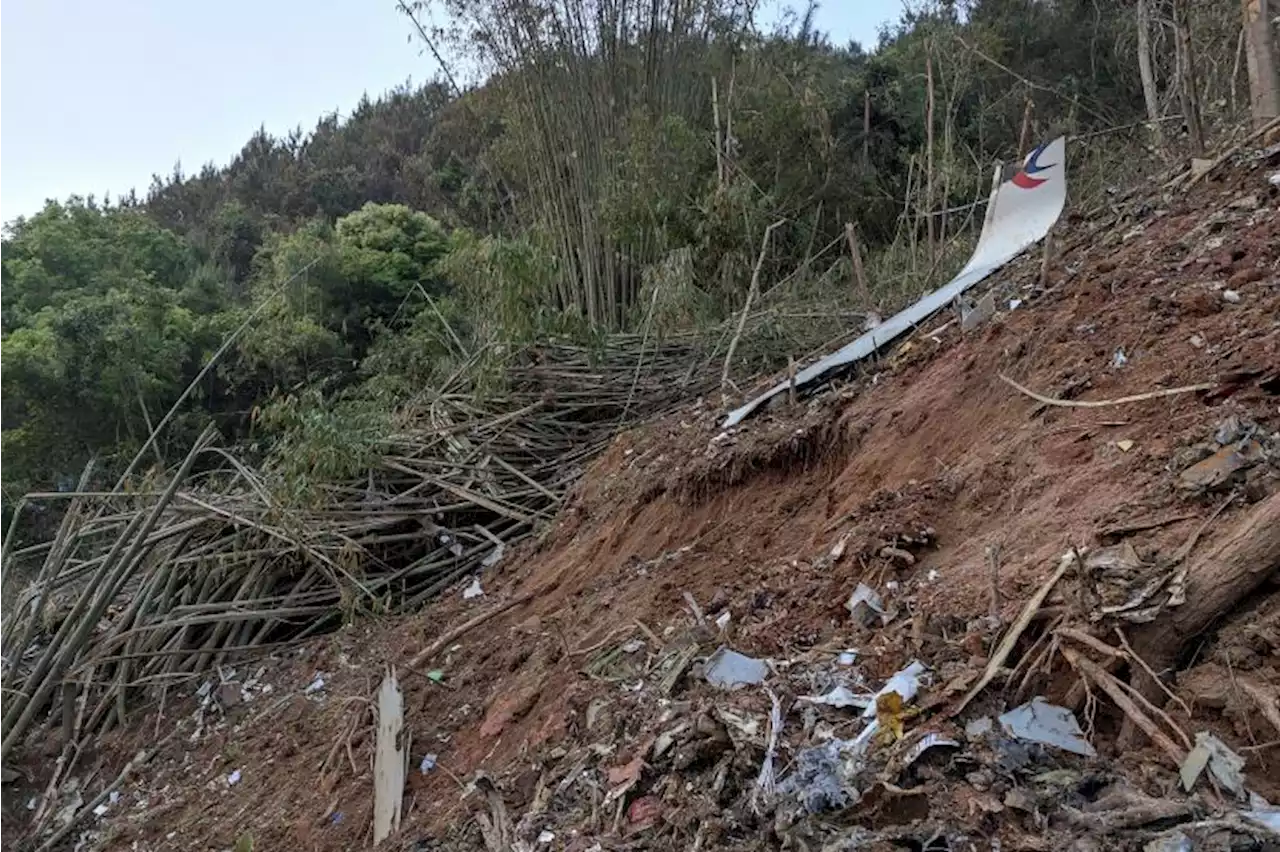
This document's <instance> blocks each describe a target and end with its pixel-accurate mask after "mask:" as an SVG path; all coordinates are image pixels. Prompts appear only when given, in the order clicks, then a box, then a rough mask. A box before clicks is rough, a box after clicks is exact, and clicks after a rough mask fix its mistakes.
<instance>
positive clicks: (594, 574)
mask: <svg viewBox="0 0 1280 852" xmlns="http://www.w3.org/2000/svg"><path fill="white" fill-rule="evenodd" d="M1274 168H1275V163H1273V162H1270V161H1269V160H1265V159H1262V160H1257V159H1253V158H1251V157H1248V156H1245V157H1243V158H1242V160H1241V161H1240V162H1237V163H1235V164H1234V165H1230V166H1223V167H1220V168H1219V169H1217V170H1216V171H1215V172H1214V173H1213V175H1212V176H1210V177H1206V178H1205V179H1203V180H1202V181H1200V182H1198V183H1197V185H1196V186H1195V187H1194V188H1193V189H1192V190H1191V191H1190V193H1189V194H1188V195H1186V196H1179V197H1176V198H1168V199H1165V198H1156V199H1149V200H1145V201H1144V200H1141V199H1135V200H1131V201H1130V202H1128V203H1126V204H1123V205H1119V204H1118V205H1117V209H1115V210H1114V211H1110V212H1107V213H1104V214H1100V218H1095V219H1092V220H1089V221H1085V222H1081V223H1077V225H1076V226H1075V227H1074V228H1073V229H1068V231H1067V233H1066V234H1065V235H1064V238H1063V239H1062V240H1061V245H1062V248H1061V249H1060V251H1059V254H1058V255H1057V257H1056V259H1055V263H1054V270H1053V272H1052V274H1051V275H1049V276H1048V278H1047V280H1045V281H1044V282H1043V284H1042V283H1041V280H1040V276H1039V269H1038V265H1039V260H1038V259H1037V260H1034V261H1032V260H1031V259H1028V260H1027V261H1026V262H1024V263H1022V264H1016V265H1015V266H1014V267H1013V268H1012V269H1011V270H1009V271H1007V272H1005V273H1002V274H1001V275H999V276H996V277H995V289H996V292H998V294H999V298H998V299H995V303H996V304H998V305H1009V304H1010V303H1011V302H1013V301H1018V302H1019V305H1018V307H1016V309H1010V310H1007V311H998V312H997V313H996V315H995V316H993V317H992V318H990V319H989V320H988V321H987V322H986V323H985V324H983V325H982V326H980V327H979V328H977V329H974V330H972V331H970V332H967V333H966V332H963V331H962V330H961V329H960V328H959V327H957V325H956V324H954V323H952V324H950V325H949V326H948V327H946V328H932V329H924V330H921V331H920V332H919V333H917V334H916V335H915V336H914V337H912V338H911V339H909V340H907V341H906V342H905V343H904V344H902V345H900V346H899V347H898V349H897V350H896V351H895V353H894V354H893V355H892V357H891V358H890V359H889V360H888V361H887V362H886V363H884V364H882V365H880V366H881V371H880V372H878V373H875V374H870V375H862V376H857V377H853V378H850V379H849V380H848V382H847V383H846V384H844V385H841V386H837V387H835V388H833V389H832V392H829V393H826V394H823V395H821V396H818V397H814V398H812V399H809V400H805V401H802V402H801V403H800V404H799V405H797V406H796V407H795V408H785V407H780V408H776V409H773V410H771V411H770V412H766V413H764V415H763V416H762V417H761V418H759V419H758V420H753V421H752V422H751V423H750V424H748V425H746V426H744V427H743V428H741V429H738V430H735V431H734V432H732V433H729V432H724V433H721V432H718V431H717V430H716V428H715V427H716V425H717V423H718V416H719V414H721V413H722V412H720V411H718V410H716V409H714V408H712V407H711V406H709V405H704V406H702V407H699V406H697V405H691V406H689V407H688V408H687V409H685V410H683V411H682V412H681V413H680V414H679V415H676V416H672V417H669V418H666V419H664V420H662V421H660V422H657V423H654V424H651V425H650V426H647V427H646V428H644V429H642V430H637V431H635V432H632V433H629V434H626V435H623V436H621V437H620V438H618V439H617V440H616V441H614V442H613V444H612V445H611V446H610V448H609V449H608V450H607V451H606V452H605V453H604V455H603V456H602V457H601V458H600V459H599V460H598V461H597V462H596V463H595V464H594V465H593V466H592V468H591V470H590V471H589V473H588V475H587V476H586V477H585V478H584V479H583V480H582V481H581V482H580V483H579V484H578V485H577V486H576V487H575V489H574V492H573V494H572V496H571V497H570V499H569V500H568V502H567V506H566V508H565V510H564V511H563V512H562V513H561V516H560V518H559V520H558V522H557V524H556V527H555V528H554V529H553V530H551V531H550V532H549V533H548V534H547V535H546V536H544V537H542V538H541V539H540V540H538V541H530V542H526V544H525V545H523V546H521V547H520V548H517V549H513V550H512V551H511V552H510V553H509V555H508V556H507V557H505V558H504V559H503V561H502V562H501V563H500V564H499V565H497V566H495V570H493V571H492V572H490V573H486V575H485V580H484V594H483V596H475V597H473V598H465V597H464V596H463V594H462V592H463V590H464V589H465V588H466V586H467V584H468V583H469V582H470V578H471V574H470V573H468V574H464V575H460V576H459V577H458V578H457V580H456V582H455V585H454V587H452V591H451V593H450V594H448V595H446V596H444V597H442V598H441V599H440V600H439V601H438V602H436V603H434V604H432V605H431V606H430V607H429V608H428V609H427V610H425V612H424V613H423V615H421V616H418V617H414V618H413V619H410V620H404V619H401V620H398V621H396V622H393V623H392V624H390V625H372V624H367V623H366V624H363V625H361V626H358V627H349V628H346V629H344V630H342V631H340V632H338V633H336V634H334V635H333V636H332V637H329V638H326V639H323V640H317V641H315V642H312V643H308V644H305V645H303V646H301V647H299V648H297V649H296V650H291V651H287V652H286V651H278V652H277V653H276V656H275V657H274V658H273V659H268V660H265V661H263V662H261V663H258V664H255V666H254V667H253V668H252V669H245V670H244V672H245V673H244V675H242V674H238V673H236V672H235V671H233V670H231V669H229V668H228V669H226V670H224V672H222V673H221V674H220V676H219V677H218V678H216V679H214V678H211V679H210V681H209V686H208V687H207V688H205V687H201V689H200V690H197V689H194V688H190V687H175V688H174V689H173V690H172V692H171V694H170V697H169V699H168V701H167V703H166V704H165V705H164V706H163V707H157V708H153V709H150V710H148V712H147V714H146V722H145V728H141V727H137V726H136V725H131V727H129V728H127V729H117V730H114V731H112V732H111V733H110V734H109V735H108V737H106V738H104V739H103V740H102V741H101V743H100V744H99V750H100V751H99V754H98V755H95V756H93V758H92V759H90V760H86V761H84V762H83V765H84V766H92V765H95V763H96V760H97V759H101V760H102V761H103V765H104V766H107V765H110V766H113V767H114V766H119V765H122V764H123V762H124V761H126V760H128V757H129V756H132V755H133V754H134V753H136V752H137V751H138V750H139V749H140V748H144V747H146V746H148V745H154V743H153V742H151V741H153V740H155V739H156V736H155V732H156V731H162V732H163V731H173V732H175V734H176V736H175V737H174V739H172V740H170V741H167V742H165V743H163V744H162V746H161V747H159V748H157V749H156V750H155V756H154V757H152V758H151V759H150V761H149V762H147V763H146V764H145V765H142V766H141V768H140V769H139V770H138V771H136V772H134V773H132V774H130V775H129V776H127V777H126V778H125V779H124V780H123V781H121V782H120V783H119V784H118V785H115V786H112V787H110V789H108V787H106V786H104V784H105V781H104V778H116V777H117V776H116V775H115V774H114V773H113V772H106V773H105V774H103V773H98V774H94V775H90V774H88V773H86V774H84V775H81V776H78V777H77V781H76V784H75V785H72V784H69V783H68V784H63V785H62V786H61V788H60V794H61V797H60V798H58V799H57V801H51V802H47V803H46V802H43V801H41V796H42V793H43V792H44V788H43V787H42V786H41V785H40V784H39V783H36V784H27V785H26V786H25V788H22V796H20V797H19V798H20V799H21V801H23V802H25V801H27V800H32V801H34V802H35V805H34V807H35V808H38V809H43V810H45V811H48V812H50V813H51V814H53V816H51V817H50V820H52V824H54V825H63V824H65V825H72V823H67V822H64V821H63V820H64V817H63V816H62V814H64V813H66V814H69V817H67V819H73V820H76V821H75V822H74V825H73V827H72V829H70V830H68V832H67V835H66V836H70V835H72V834H75V833H83V834H84V842H85V844H86V847H88V846H90V845H95V844H96V846H98V847H101V848H112V849H128V848H132V847H133V845H134V844H137V848H146V849H187V848H191V847H192V846H193V845H195V844H202V845H210V846H214V847H217V848H227V847H232V846H233V845H234V844H236V842H237V840H238V839H239V838H242V837H250V838H252V842H253V843H254V844H261V847H262V848H317V849H334V850H337V849H350V848H357V847H360V846H362V845H364V844H365V843H366V839H367V837H368V836H369V832H370V831H371V830H372V826H373V824H374V813H373V795H372V794H373V790H374V769H375V757H374V755H375V748H376V740H377V736H376V731H377V729H376V724H377V717H376V714H375V713H374V712H373V709H372V704H371V702H372V701H373V700H374V698H375V695H376V690H377V686H378V678H379V677H380V675H381V673H382V672H383V670H384V667H385V666H386V665H388V664H396V665H397V671H398V673H399V675H400V677H399V679H400V687H401V689H402V691H403V707H404V724H405V729H406V731H408V732H409V733H411V735H412V736H411V737H406V738H405V739H404V740H403V741H402V742H401V743H400V744H399V745H401V746H402V747H404V748H405V749H406V751H407V756H406V759H407V762H408V766H409V772H408V774H407V777H406V778H405V788H406V790H405V795H404V800H403V802H402V815H401V822H400V828H399V830H398V831H395V832H393V834H392V835H391V837H390V838H389V839H388V840H387V841H385V842H384V844H383V848H400V849H404V850H410V849H413V850H425V849H442V850H443V849H491V850H498V849H503V850H505V849H531V850H536V849H566V850H569V849H572V850H581V852H586V850H590V849H617V848H630V849H645V848H648V849H708V850H709V849H717V848H727V849H733V848H741V849H766V848H767V849H783V848H786V849H815V850H816V849H825V850H840V849H884V850H890V849H929V850H943V849H953V850H961V849H965V850H967V849H970V848H1002V849H1015V848H1016V849H1028V850H1033V849H1035V850H1059V849H1074V850H1081V852H1083V850H1095V849H1111V848H1125V849H1152V850H1164V849H1189V848H1238V849H1248V848H1266V844H1269V843H1270V844H1274V843H1276V842H1280V837H1277V835H1276V834H1275V823H1276V813H1277V811H1276V809H1275V804H1274V803H1276V802H1280V781H1277V779H1276V776H1275V772H1274V761H1275V760H1276V759H1277V754H1276V752H1275V741H1276V737H1277V736H1280V713H1278V712H1277V710H1276V704H1275V695H1276V694H1277V692H1278V691H1280V665H1278V664H1277V662H1276V661H1277V659H1280V583H1278V582H1277V573H1278V568H1280V552H1278V550H1277V542H1276V539H1277V535H1280V533H1278V532H1277V530H1280V518H1277V513H1280V396H1278V395H1277V393H1278V392H1280V388H1277V387H1276V386H1275V376H1274V370H1275V366H1274V365H1275V364H1277V363H1280V292H1278V291H1277V283H1278V282H1280V274H1278V264H1280V258H1278V257H1277V248H1276V247H1277V246H1280V216H1277V215H1276V208H1277V206H1280V190H1272V189H1270V188H1268V185H1267V184H1266V182H1265V175H1266V174H1267V173H1269V172H1268V171H1267V170H1268V169H1270V170H1272V171H1273V170H1274ZM1253 198H1256V200H1257V203H1256V204H1254V203H1252V202H1250V203H1249V204H1245V203H1237V202H1240V201H1241V199H1253ZM1227 290H1230V291H1232V292H1234V293H1236V294H1237V295H1238V296H1239V299H1238V300H1233V299H1229V298H1225V297H1224V295H1223V294H1224V293H1225V292H1226V291H1227ZM1118 350H1123V352H1124V356H1125V357H1124V361H1123V363H1120V364H1117V360H1118V359H1116V357H1115V353H1116V352H1117V351H1118ZM1001 375H1005V376H1008V377H1009V378H1011V379H1013V380H1014V381H1015V382H1016V383H1017V384H1018V385H1021V386H1022V387H1024V388H1027V389H1030V390H1032V391H1033V392H1034V393H1035V394H1036V396H1035V397H1032V396H1028V395H1026V394H1024V393H1022V392H1020V391H1018V390H1016V389H1014V388H1013V387H1011V386H1010V385H1009V384H1008V383H1006V382H1004V381H1001V380H1000V378H999V377H1000V376H1001ZM1201 385H1207V386H1208V387H1207V389H1203V390H1197V391H1188V392H1183V393H1177V394H1169V393H1163V392H1164V391H1170V390H1173V389H1179V388H1184V387H1188V386H1201ZM1153 391H1154V392H1157V393H1153ZM1134 397H1141V398H1140V399H1137V400H1134V401H1128V402H1116V400H1126V399H1130V400H1132V398H1134ZM1044 400H1048V402H1046V401H1044ZM1224 450H1229V453H1235V454H1237V455H1238V456H1239V457H1240V459H1244V460H1247V463H1241V462H1240V459H1237V460H1235V461H1230V462H1224V463H1221V464H1219V463H1215V465H1216V466H1214V467H1213V470H1214V471H1217V472H1215V473H1212V474H1209V473H1206V474H1204V475H1203V476H1202V475H1200V474H1199V473H1197V474H1193V475H1192V476H1190V477H1188V476H1186V472H1187V471H1189V470H1192V469H1193V468H1195V467H1196V466H1197V465H1200V464H1201V463H1202V462H1204V461H1205V460H1206V459H1212V458H1215V457H1216V456H1218V454H1220V453H1222V454H1223V455H1224V457H1225V456H1227V455H1229V453H1223V451H1224ZM1200 470H1201V471H1204V470H1207V468H1205V467H1202V468H1200ZM860 587H861V590H865V591H860ZM851 602H852V604H853V606H850V605H849V604H850V603H851ZM1189 643H1194V644H1193V645H1189ZM1183 646H1189V647H1191V648H1192V650H1193V651H1194V653H1179V648H1180V647H1183ZM406 661H411V663H412V664H411V665H409V664H406ZM726 662H728V663H731V664H732V665H730V666H729V669H728V671H727V672H726V670H725V666H726ZM259 669H260V671H259ZM250 671H252V672H253V674H252V676H249V675H248V672H250ZM317 673H323V676H322V678H321V679H322V681H323V686H322V687H318V688H316V689H311V685H312V684H314V683H316V681H317V678H318V674H317ZM242 676H243V678H244V679H243V680H241V677H242ZM215 681H216V682H215ZM237 683H238V684H240V689H239V690H237V689H235V688H224V687H226V686H227V685H228V684H237ZM250 683H253V684H254V685H253V686H250V685H249V684H250ZM268 685H269V686H270V688H269V689H268V688H266V687H267V686H268ZM723 687H735V688H723ZM193 693H194V694H193ZM246 696H247V697H246ZM224 697H225V698H226V701H225V702H224V701H223V698H224ZM237 699H239V700H237ZM139 712H140V715H141V711H139ZM59 748H60V743H59V742H57V741H56V740H54V741H51V742H50V743H49V744H48V745H47V747H46V754H47V755H48V757H49V758H50V759H53V758H54V757H56V755H57V754H58V752H59ZM113 760H114V761H115V762H114V763H113V762H112V761H113ZM15 769H16V770H20V771H21V772H23V773H25V774H26V775H27V777H33V778H39V777H40V776H39V768H38V767H37V766H35V765H34V764H33V765H26V764H24V765H21V766H17V767H15ZM237 773H238V774H237ZM233 775H234V776H235V777H236V778H237V781H236V782H235V783H231V782H230V781H229V779H230V778H231V777H232V776H233ZM19 783H20V782H17V781H15V782H11V786H14V785H17V784H19ZM108 786H110V785H108ZM112 792H114V793H116V794H117V797H116V799H114V800H112V799H111V798H110V796H111V793H112ZM99 799H101V801H98V800H99ZM93 802H97V803H98V804H102V803H105V804H106V805H107V810H106V811H105V812H104V813H103V814H101V815H97V816H86V815H85V812H86V807H87V806H88V805H89V804H90V803H93ZM95 806H96V805H95ZM8 815H9V813H8V811H6V816H8Z"/></svg>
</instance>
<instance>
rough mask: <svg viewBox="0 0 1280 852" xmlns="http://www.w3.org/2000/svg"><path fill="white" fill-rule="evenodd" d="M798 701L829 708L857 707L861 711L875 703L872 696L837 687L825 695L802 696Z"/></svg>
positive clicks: (845, 687) (844, 687)
mask: <svg viewBox="0 0 1280 852" xmlns="http://www.w3.org/2000/svg"><path fill="white" fill-rule="evenodd" d="M796 700H797V701H804V702H807V703H809V704H825V705H826V706H828V707H856V708H858V709H859V710H861V709H863V708H865V707H866V706H867V705H868V704H871V703H873V702H874V701H875V699H874V698H873V697H872V696H870V695H865V694H863V695H859V694H858V693H856V692H854V691H852V690H851V689H849V687H847V686H837V687H835V688H834V689H832V690H831V691H830V692H827V693H825V694H823V695H801V696H800V697H799V698H797V699H796Z"/></svg>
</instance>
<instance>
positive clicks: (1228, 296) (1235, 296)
mask: <svg viewBox="0 0 1280 852" xmlns="http://www.w3.org/2000/svg"><path fill="white" fill-rule="evenodd" d="M1222 301H1224V302H1230V303H1231V304H1233V305H1236V304H1239V303H1240V294H1239V293H1237V292H1236V291H1235V290H1223V291H1222Z"/></svg>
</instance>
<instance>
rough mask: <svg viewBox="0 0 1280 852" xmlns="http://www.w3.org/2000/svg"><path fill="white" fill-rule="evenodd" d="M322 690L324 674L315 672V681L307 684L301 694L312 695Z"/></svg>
mask: <svg viewBox="0 0 1280 852" xmlns="http://www.w3.org/2000/svg"><path fill="white" fill-rule="evenodd" d="M322 689H324V673H323V672H316V676H315V679H313V680H312V681H311V683H309V684H307V688H306V689H304V690H302V693H303V694H304V695H314V694H315V693H317V692H319V691H320V690H322Z"/></svg>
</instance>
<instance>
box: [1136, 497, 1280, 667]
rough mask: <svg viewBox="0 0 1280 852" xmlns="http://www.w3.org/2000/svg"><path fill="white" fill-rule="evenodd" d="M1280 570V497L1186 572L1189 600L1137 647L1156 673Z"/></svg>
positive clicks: (1155, 624) (1145, 633) (1140, 637)
mask: <svg viewBox="0 0 1280 852" xmlns="http://www.w3.org/2000/svg"><path fill="white" fill-rule="evenodd" d="M1277 570H1280V494H1273V495H1271V496H1270V497H1268V498H1267V499H1266V500H1264V501H1262V502H1261V503H1259V504H1258V505H1256V506H1254V507H1253V509H1252V510H1250V512H1249V513H1248V514H1247V515H1245V517H1244V518H1243V519H1242V520H1241V521H1240V522H1239V523H1237V524H1236V526H1235V528H1234V529H1233V530H1231V533H1230V534H1229V535H1228V536H1227V537H1226V538H1224V539H1223V540H1222V541H1221V542H1219V543H1218V545H1217V546H1216V547H1214V548H1213V550H1211V551H1209V552H1208V553H1206V554H1205V555H1204V556H1203V557H1201V558H1200V559H1198V560H1196V561H1195V562H1194V563H1193V564H1192V565H1191V566H1190V568H1188V569H1187V579H1186V588H1187V594H1186V598H1187V599H1186V602H1185V603H1183V604H1182V605H1181V606H1177V607H1173V608H1170V609H1168V610H1166V611H1165V612H1163V613H1161V615H1160V617H1159V618H1157V619H1156V620H1155V621H1152V622H1151V623H1149V624H1147V625H1144V626H1143V628H1142V629H1141V630H1139V631H1137V632H1136V633H1134V634H1133V647H1134V649H1135V650H1136V651H1137V652H1138V653H1139V654H1141V655H1142V657H1143V659H1145V660H1146V661H1147V662H1148V663H1150V664H1151V667H1152V669H1154V670H1155V671H1157V672H1159V671H1163V670H1167V669H1168V668H1169V667H1170V666H1171V665H1173V663H1174V662H1175V661H1176V660H1177V658H1178V657H1179V656H1180V654H1181V652H1182V650H1183V649H1184V648H1185V647H1186V646H1187V645H1188V644H1189V643H1191V642H1193V641H1195V640H1196V639H1197V638H1198V637H1199V636H1200V635H1201V634H1203V633H1204V632H1205V631H1206V630H1208V629H1209V628H1210V627H1212V626H1213V624H1214V623H1215V622H1216V621H1218V619H1220V618H1222V617H1224V616H1226V615H1228V614H1229V613H1230V612H1231V611H1232V610H1233V609H1235V608H1236V606H1238V605H1239V604H1240V603H1241V602H1242V601H1243V600H1244V599H1245V598H1247V597H1248V596H1249V595H1250V594H1252V593H1253V592H1254V591H1256V590H1257V589H1258V588H1259V587H1260V586H1262V584H1263V583H1265V582H1266V581H1267V580H1268V579H1269V578H1270V577H1271V576H1272V575H1273V574H1275V573H1276V571H1277Z"/></svg>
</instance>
